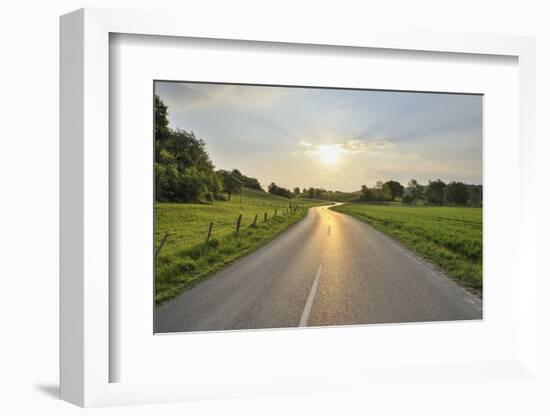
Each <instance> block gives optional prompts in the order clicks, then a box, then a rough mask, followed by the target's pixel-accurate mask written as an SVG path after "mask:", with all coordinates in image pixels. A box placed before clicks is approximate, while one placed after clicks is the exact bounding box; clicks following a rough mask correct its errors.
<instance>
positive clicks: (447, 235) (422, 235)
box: [333, 204, 482, 294]
mask: <svg viewBox="0 0 550 416" xmlns="http://www.w3.org/2000/svg"><path fill="white" fill-rule="evenodd" d="M333 209H334V210H336V211H340V212H343V213H346V214H349V215H352V216H354V217H356V218H358V219H360V220H362V221H365V222H367V223H369V224H370V225H372V226H373V227H374V228H376V229H378V230H380V231H382V232H384V233H385V234H387V235H389V236H390V237H393V238H395V239H396V240H398V241H400V242H401V243H402V244H403V245H405V246H406V247H408V248H409V249H411V250H413V251H414V252H416V253H417V254H419V255H420V256H422V257H424V258H426V259H428V260H430V261H431V262H432V263H434V264H435V265H437V266H439V267H441V268H442V269H443V270H444V271H445V272H446V273H447V275H448V276H449V277H452V278H454V279H455V280H457V281H458V282H459V283H461V284H462V285H464V286H466V287H468V288H471V289H472V290H473V291H475V292H477V293H478V294H481V288H482V209H481V208H458V207H428V206H423V207H407V206H398V205H374V204H348V205H342V206H338V207H334V208H333Z"/></svg>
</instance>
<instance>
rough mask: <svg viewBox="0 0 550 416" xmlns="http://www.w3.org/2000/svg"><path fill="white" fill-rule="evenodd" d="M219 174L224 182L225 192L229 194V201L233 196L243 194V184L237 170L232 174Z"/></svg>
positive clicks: (221, 171) (222, 171)
mask: <svg viewBox="0 0 550 416" xmlns="http://www.w3.org/2000/svg"><path fill="white" fill-rule="evenodd" d="M218 174H219V175H220V177H221V180H222V187H223V192H225V193H226V194H227V200H228V201H231V195H232V194H237V193H239V192H241V189H242V187H243V183H242V181H241V179H240V177H239V175H240V172H239V171H238V170H236V169H235V170H233V171H232V172H229V171H227V170H219V171H218Z"/></svg>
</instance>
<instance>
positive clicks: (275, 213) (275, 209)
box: [275, 208, 277, 216]
mask: <svg viewBox="0 0 550 416" xmlns="http://www.w3.org/2000/svg"><path fill="white" fill-rule="evenodd" d="M275 216H277V208H275Z"/></svg>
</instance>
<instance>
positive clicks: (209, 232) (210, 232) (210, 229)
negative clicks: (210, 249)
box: [206, 222, 214, 243]
mask: <svg viewBox="0 0 550 416" xmlns="http://www.w3.org/2000/svg"><path fill="white" fill-rule="evenodd" d="M213 225H214V223H213V222H211V223H210V227H208V235H207V236H206V242H207V243H208V240H210V235H211V234H212V226H213Z"/></svg>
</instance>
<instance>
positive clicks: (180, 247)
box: [155, 189, 323, 304]
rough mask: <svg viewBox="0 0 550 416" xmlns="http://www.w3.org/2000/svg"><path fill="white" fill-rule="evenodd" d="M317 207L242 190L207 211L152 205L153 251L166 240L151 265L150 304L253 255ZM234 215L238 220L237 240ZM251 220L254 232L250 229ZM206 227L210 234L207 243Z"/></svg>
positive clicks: (190, 206) (200, 207)
mask: <svg viewBox="0 0 550 416" xmlns="http://www.w3.org/2000/svg"><path fill="white" fill-rule="evenodd" d="M295 202H297V203H298V207H297V208H296V209H294V207H292V208H291V207H290V206H289V203H291V204H294V203H295ZM322 203H323V202H321V201H314V200H305V199H300V200H299V201H293V200H288V199H286V198H282V197H278V196H274V195H271V194H268V193H265V192H260V191H255V190H250V189H245V190H243V192H242V194H241V195H236V196H233V198H232V200H231V201H219V202H215V203H213V204H211V205H201V204H163V203H159V204H156V206H155V219H156V245H157V247H158V246H159V245H160V242H161V240H162V238H163V236H164V235H165V233H168V234H169V235H168V239H167V240H166V244H165V245H164V246H163V247H162V250H161V251H160V254H159V255H158V258H157V261H156V272H155V302H156V303H157V304H159V303H162V302H165V301H167V300H169V299H171V298H173V297H175V296H177V295H178V294H180V293H181V292H183V291H184V290H186V289H189V288H191V287H193V286H194V285H196V284H197V283H199V282H201V281H202V280H204V279H205V278H207V277H208V276H210V275H211V274H212V273H213V272H215V271H217V270H220V269H221V268H223V267H224V266H226V265H228V264H229V263H231V262H233V261H235V260H236V259H238V258H239V257H241V256H243V255H245V254H248V253H250V252H252V251H254V250H256V249H257V248H259V247H261V246H262V245H264V244H266V243H267V242H269V241H271V240H272V239H273V238H275V237H276V236H277V235H278V234H280V233H281V232H282V231H284V230H285V229H287V228H288V227H289V226H290V225H292V224H294V223H296V222H297V221H299V220H300V219H302V218H303V217H304V216H305V215H306V213H307V208H308V207H310V206H315V205H321V204H322ZM239 215H241V216H242V217H241V226H240V230H239V233H238V234H237V233H236V222H237V218H238V217H239ZM256 216H257V217H256ZM266 217H267V218H266ZM254 218H256V225H255V226H254V225H252V224H253V223H254ZM210 223H212V224H213V226H212V233H211V236H210V239H209V240H208V241H206V237H207V235H208V229H209V227H210Z"/></svg>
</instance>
